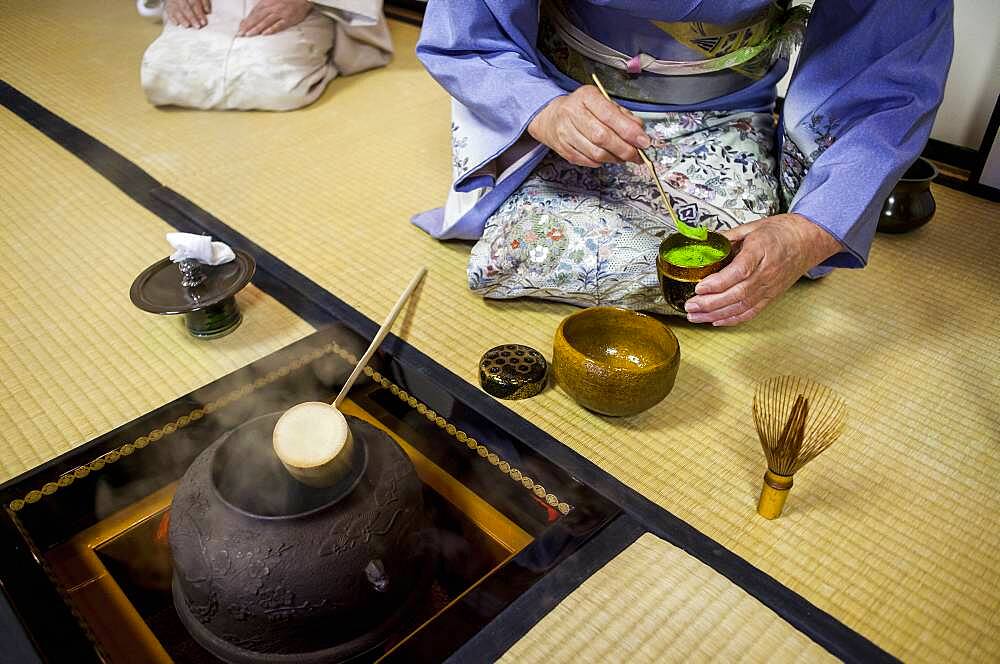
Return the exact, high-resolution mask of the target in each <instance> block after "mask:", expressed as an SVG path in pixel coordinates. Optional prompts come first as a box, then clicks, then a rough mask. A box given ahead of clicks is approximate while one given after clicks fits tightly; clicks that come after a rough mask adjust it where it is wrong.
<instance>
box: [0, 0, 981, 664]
mask: <svg viewBox="0 0 1000 664" xmlns="http://www.w3.org/2000/svg"><path fill="white" fill-rule="evenodd" d="M3 11H4V13H5V16H4V20H3V21H0V56H2V62H3V71H4V76H5V77H6V78H7V80H8V81H10V82H11V83H12V84H14V85H15V86H17V87H19V88H20V89H22V90H23V91H24V92H26V93H27V94H29V95H30V96H32V97H33V98H35V99H36V100H38V101H39V102H41V103H42V104H44V105H46V106H48V107H49V108H51V109H52V110H54V111H55V112H57V113H59V114H61V115H63V116H64V117H66V118H67V119H68V120H70V121H71V122H73V123H75V124H77V125H79V126H81V127H82V128H84V129H85V130H86V131H89V132H91V133H93V134H94V135H96V136H97V137H98V138H100V139H101V140H103V141H105V142H107V143H108V144H110V145H111V146H112V147H114V148H115V149H117V150H119V151H121V152H122V153H124V154H125V155H126V156H127V157H129V158H130V159H132V160H134V161H136V162H137V163H139V164H140V165H142V166H143V167H144V168H146V169H148V170H149V171H150V172H151V173H152V174H153V175H154V176H155V177H157V178H159V179H161V180H162V181H163V182H164V183H165V184H167V185H169V186H171V187H174V188H176V189H178V190H179V191H181V192H182V193H183V194H185V195H186V196H188V197H190V198H191V199H192V200H194V201H195V202H196V203H197V204H199V205H201V206H203V207H204V208H206V209H207V210H209V211H210V212H212V213H213V214H215V215H216V216H218V217H219V218H221V219H222V220H223V221H225V222H226V223H228V224H230V225H232V226H233V227H235V228H237V229H238V230H240V231H242V232H243V233H245V234H246V235H248V236H249V237H250V238H251V239H253V240H254V241H256V242H259V243H261V244H262V245H264V246H265V247H266V248H267V249H268V250H270V251H271V252H273V253H275V254H276V255H277V256H278V257H279V258H281V259H283V260H285V261H287V262H288V263H289V264H291V265H292V266H293V267H295V268H296V269H298V270H300V271H302V272H304V273H305V274H306V275H308V276H309V277H310V278H312V279H314V280H315V281H317V282H318V283H320V284H321V285H322V286H324V287H326V288H328V289H330V290H331V291H332V292H334V293H335V294H336V295H338V296H339V297H341V298H343V299H344V300H346V301H347V302H348V303H350V304H351V305H353V306H355V307H357V308H358V309H359V310H361V311H362V312H364V313H365V314H367V315H368V316H370V317H371V318H373V319H381V317H382V316H383V315H384V312H385V311H386V310H387V309H388V308H389V307H390V306H391V304H392V302H393V300H394V299H395V297H396V295H397V294H398V292H399V290H400V288H402V286H403V285H404V284H405V283H406V282H407V280H408V279H409V278H410V276H411V275H412V274H413V272H414V271H415V270H416V269H417V268H418V267H419V266H421V265H428V266H429V267H430V275H429V277H428V279H427V282H426V283H425V286H424V288H423V291H422V293H421V298H420V301H419V305H418V307H417V313H416V315H415V317H414V319H413V321H412V325H411V327H410V329H409V330H408V333H407V338H408V340H409V341H410V342H411V343H413V344H414V345H415V346H417V347H418V348H420V349H421V350H423V351H425V352H426V353H428V354H429V355H430V356H431V357H433V358H434V359H435V360H437V361H438V362H440V363H441V364H443V365H444V366H446V367H447V368H449V369H451V370H452V371H454V372H455V373H457V374H459V375H460V376H462V377H464V378H466V379H468V380H469V381H471V382H474V381H476V365H477V362H478V359H479V357H480V355H481V353H482V352H483V351H484V350H486V349H487V348H490V347H491V346H494V345H496V344H499V343H509V342H519V343H526V344H529V345H533V346H535V347H536V348H539V349H540V350H542V351H543V352H546V353H549V352H550V351H549V349H550V348H551V338H552V333H553V331H554V330H555V327H556V325H557V323H558V322H559V320H560V319H561V318H562V317H563V316H564V315H566V314H568V313H570V312H571V311H572V310H571V309H570V308H569V307H565V306H559V305H552V304H547V303H540V302H529V301H520V302H484V301H483V300H481V299H479V298H478V297H476V296H474V295H472V294H471V293H469V292H468V291H467V290H466V287H465V261H466V258H467V255H468V245H465V244H460V243H445V244H442V243H438V242H435V241H433V240H431V239H430V238H428V237H426V236H425V235H423V234H422V233H421V232H420V231H419V230H417V229H415V228H413V227H411V226H410V225H409V224H408V218H409V216H410V215H411V214H412V213H414V212H416V211H419V210H423V209H427V208H430V207H433V206H436V205H439V204H440V203H441V202H442V201H443V199H444V195H445V192H446V189H447V186H448V178H449V173H450V163H449V154H448V144H449V132H448V126H449V119H448V101H447V98H446V96H445V95H444V93H443V92H442V91H441V90H440V89H439V88H438V87H437V86H436V85H435V84H434V83H433V81H431V80H430V78H429V77H428V76H427V75H426V74H425V73H424V72H423V71H422V70H421V68H420V65H419V64H418V63H417V61H416V59H415V58H414V56H413V55H412V52H413V46H414V42H415V39H416V34H417V30H416V28H413V27H409V26H402V25H396V26H394V35H395V37H396V41H397V57H396V61H395V62H394V63H393V64H392V65H391V66H390V67H389V68H387V69H384V70H380V71H377V72H371V73H369V74H365V75H362V76H357V77H352V78H346V79H341V80H337V81H334V83H333V84H332V85H331V88H330V90H328V91H327V93H326V94H325V95H324V96H323V98H322V99H321V100H320V101H319V102H318V103H317V104H316V105H314V106H313V107H311V108H309V109H306V110H304V111H300V112H295V113H291V114H268V113H244V114H232V113H229V114H224V113H195V112H190V111H179V110H170V111H165V110H156V109H152V108H150V107H148V106H147V105H146V103H145V101H144V99H143V97H142V93H141V91H140V90H139V88H138V84H137V69H138V62H139V58H140V56H141V52H142V49H143V48H144V46H145V43H146V42H147V41H148V40H149V39H151V38H152V37H153V36H154V35H155V32H156V30H155V29H153V28H151V27H149V26H145V25H143V24H142V23H141V22H139V20H138V19H137V18H135V17H134V16H133V13H134V10H132V9H131V8H130V6H129V4H128V3H98V2H96V0H80V1H79V2H76V3H57V2H54V0H44V1H42V2H37V3H18V4H13V5H12V4H11V3H8V4H6V5H4V10H3ZM70 24H72V25H70ZM109 26H111V27H109ZM115 26H117V28H115ZM111 34H113V35H114V38H111V36H110V35H111ZM54 44H59V45H60V47H59V48H54V46H53V45H54ZM934 192H935V196H936V197H937V201H938V206H939V207H938V213H937V216H936V218H935V219H934V221H933V222H932V223H931V224H930V225H928V226H927V227H926V228H924V229H923V230H921V231H919V232H917V233H914V234H912V235H907V236H900V237H879V238H878V240H877V241H876V244H875V247H874V249H873V251H872V256H871V265H870V266H869V267H868V268H867V269H865V270H863V271H841V272H838V273H836V274H834V275H832V276H831V277H829V278H827V279H825V280H823V281H820V282H818V283H808V284H802V285H799V286H796V287H795V288H794V289H793V290H792V291H790V292H789V293H788V294H787V295H786V296H784V297H783V298H782V299H781V301H780V302H778V303H776V304H774V305H772V306H771V307H770V308H769V309H768V310H767V311H766V312H765V313H764V314H763V315H762V316H760V317H759V318H758V319H757V320H755V321H752V322H751V323H749V324H746V325H744V326H742V327H739V328H735V329H731V330H719V329H706V328H702V327H697V326H690V325H686V324H681V323H679V324H678V325H676V326H675V332H676V333H677V335H678V338H679V339H680V343H681V347H682V355H683V360H682V363H681V369H680V373H679V375H678V379H677V384H676V387H675V388H674V391H673V393H672V394H671V395H670V396H669V397H668V398H667V400H666V401H664V402H663V403H662V404H660V405H659V406H657V407H655V408H653V409H651V410H650V411H648V412H646V413H644V414H642V415H639V416H636V417H633V418H629V419H621V420H615V419H608V418H602V417H598V416H595V415H592V414H590V413H587V412H585V411H583V410H582V409H580V408H579V407H578V406H576V405H575V404H574V403H573V402H572V401H571V400H570V399H569V398H568V397H567V396H566V395H565V394H564V393H563V392H562V391H560V390H559V389H558V388H556V389H551V390H549V391H547V392H546V393H544V394H543V395H541V396H539V397H536V398H534V399H531V400H528V401H524V402H516V403H513V404H511V408H512V409H513V410H515V411H516V412H518V413H520V414H521V415H523V416H525V417H526V418H528V419H529V420H531V421H532V422H534V423H536V424H537V425H538V426H540V427H542V428H543V429H545V430H546V431H548V432H549V433H551V434H552V435H554V436H555V437H557V438H558V439H560V440H561V441H563V442H564V443H565V444H567V445H569V446H570V447H572V448H573V449H575V450H577V451H579V452H580V453H581V454H583V455H584V456H586V457H587V458H589V459H590V460H592V461H593V462H595V463H596V464H598V465H599V466H601V467H602V468H604V469H605V470H607V471H608V472H610V473H612V474H614V475H615V476H616V477H618V478H619V479H621V480H622V481H624V482H626V483H627V484H629V485H630V486H632V487H634V488H635V489H637V490H638V491H640V492H642V493H643V494H645V495H646V496H648V497H650V498H651V499H652V500H654V501H656V502H657V503H659V504H661V505H663V506H664V507H666V508H667V509H669V510H670V511H672V512H673V513H674V514H677V515H678V516H680V517H681V518H683V519H685V520H686V521H688V522H690V523H691V524H693V525H694V526H695V527H697V528H699V529H700V530H702V531H703V532H705V533H706V534H708V535H709V536H711V537H713V538H715V539H716V540H718V541H719V542H721V543H722V544H723V545H725V546H727V547H729V548H730V549H732V550H733V551H735V552H736V553H738V554H739V555H741V556H743V557H744V558H746V559H747V560H749V561H750V562H751V563H753V564H754V565H756V566H758V567H760V568H761V569H763V570H764V571H765V572H767V573H768V574H770V575H772V576H773V577H775V578H776V579H777V580H779V581H780V582H782V583H784V584H786V585H788V586H789V587H791V588H792V589H794V590H795V591H797V592H799V593H801V594H802V595H804V596H805V597H806V598H807V599H808V600H810V601H811V602H813V603H815V604H816V605H818V606H819V607H820V608H822V609H824V610H826V611H828V612H830V613H832V614H833V615H834V616H836V617H837V618H839V619H840V620H842V621H844V622H845V623H846V624H847V625H849V626H850V627H852V628H854V629H856V630H858V631H859V632H861V633H862V634H864V635H865V636H867V637H869V638H871V639H872V640H873V641H875V642H876V643H877V644H879V645H880V646H882V647H883V648H886V649H887V650H889V651H890V652H891V653H893V654H895V655H897V656H900V657H903V658H905V659H908V660H914V661H928V662H931V661H940V660H942V659H963V660H978V661H988V660H996V659H997V658H998V657H1000V483H998V482H997V478H998V477H1000V409H998V407H997V404H998V403H1000V337H998V335H997V322H996V321H997V319H998V317H1000V305H998V298H997V295H996V294H997V292H998V290H1000V269H998V267H997V259H996V253H995V247H996V246H997V245H998V244H1000V220H998V216H1000V215H998V212H1000V206H998V205H995V204H990V203H987V202H984V201H982V200H980V199H975V198H972V197H969V196H966V195H963V194H960V193H957V192H955V191H953V190H949V189H945V188H941V187H937V188H935V190H934ZM775 373H795V374H800V375H802V376H805V377H808V378H813V379H818V380H820V381H822V382H825V383H827V384H829V385H830V386H831V387H833V388H834V389H835V390H836V391H837V392H839V393H840V394H842V395H843V396H845V397H846V399H847V401H848V405H849V408H850V415H849V427H848V432H847V434H846V435H845V436H844V438H843V440H841V441H840V442H838V443H837V444H835V445H834V447H833V448H831V449H830V450H829V451H828V452H826V453H825V454H824V455H822V456H821V457H819V458H818V459H817V460H816V461H814V462H813V463H812V464H811V465H810V466H809V467H807V468H806V469H805V470H803V471H802V472H801V473H800V474H799V475H798V476H797V477H796V485H795V488H794V489H793V490H792V492H791V496H790V498H789V502H788V506H787V508H786V513H785V515H784V516H782V517H781V518H780V519H779V520H777V521H775V522H767V521H765V520H763V519H761V518H760V517H758V516H757V515H756V513H755V510H754V507H755V501H756V497H757V493H758V491H759V488H760V482H761V478H762V475H763V472H764V462H763V454H762V452H761V450H760V446H759V443H758V442H757V438H756V434H755V432H754V429H753V424H752V420H751V416H750V403H751V398H752V394H753V386H754V383H755V382H756V381H758V380H760V379H763V378H766V377H768V376H771V375H773V374H775ZM659 573H660V572H659V571H650V578H651V579H652V578H654V577H655V576H657V575H658V574H659ZM712 645H714V646H715V647H717V648H725V647H726V643H725V641H724V640H720V641H719V642H718V643H713V644H709V646H706V647H711V646H712ZM635 647H636V648H639V647H640V644H635Z"/></svg>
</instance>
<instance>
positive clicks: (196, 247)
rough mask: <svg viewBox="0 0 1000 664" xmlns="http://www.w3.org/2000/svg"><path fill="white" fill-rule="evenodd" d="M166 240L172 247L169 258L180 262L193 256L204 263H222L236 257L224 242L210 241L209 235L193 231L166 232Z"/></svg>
mask: <svg viewBox="0 0 1000 664" xmlns="http://www.w3.org/2000/svg"><path fill="white" fill-rule="evenodd" d="M167 242H169V243H170V246H172V247H173V248H174V253H172V254H170V260H172V261H173V262H175V263H180V262H181V261H183V260H187V259H189V258H193V259H194V260H196V261H198V262H199V263H204V264H206V265H222V264H223V263H228V262H229V261H231V260H233V259H234V258H236V254H234V253H233V250H232V249H230V248H229V245H228V244H225V243H224V242H212V238H211V236H209V235H195V234H194V233H167Z"/></svg>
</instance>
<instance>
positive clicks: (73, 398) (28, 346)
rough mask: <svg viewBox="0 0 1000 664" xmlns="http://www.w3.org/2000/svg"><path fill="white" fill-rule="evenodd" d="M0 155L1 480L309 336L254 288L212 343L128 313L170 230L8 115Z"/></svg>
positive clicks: (174, 322) (168, 322) (0, 126)
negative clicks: (231, 326)
mask: <svg viewBox="0 0 1000 664" xmlns="http://www.w3.org/2000/svg"><path fill="white" fill-rule="evenodd" d="M0 145H3V150H0V181H2V182H3V195H2V198H3V203H2V205H0V293H2V294H0V375H2V376H3V380H2V385H0V452H2V456H0V481H5V480H8V479H10V478H11V477H14V476H15V475H18V474H20V473H21V472H23V471H25V470H29V469H31V468H33V467H35V466H37V465H38V464H40V463H43V462H45V461H48V460H49V459H51V458H53V457H55V456H57V455H59V454H62V453H63V452H66V451H68V450H70V449H72V448H73V447H75V446H76V445H78V444H80V443H83V442H85V441H87V440H89V439H91V438H93V437H95V436H97V435H100V434H102V433H105V432H107V431H110V430H111V429H113V428H115V427H117V426H119V425H121V424H124V423H126V422H128V421H130V420H132V419H135V418H136V417H138V416H139V415H142V414H144V413H146V412H149V411H150V410H152V409H154V408H156V407H157V406H160V405H162V404H164V403H167V402H169V401H171V400H173V399H175V398H177V397H178V396H181V395H183V394H186V393H187V392H190V391H191V390H193V389H195V388H197V387H200V386H201V385H204V384H205V383H208V382H211V381H212V380H215V379H216V378H218V377H220V376H223V375H225V374H227V373H229V372H231V371H233V370H235V369H238V368H239V367H241V366H244V365H246V364H248V363H250V362H252V361H253V360H256V359H257V358H259V357H263V356H265V355H267V354H269V353H271V352H273V351H275V350H277V349H279V348H281V347H283V346H286V345H287V344H289V343H291V342H293V341H295V340H296V339H299V338H301V337H303V336H305V335H306V334H309V333H310V332H312V327H311V326H310V325H308V324H307V323H305V322H304V321H302V320H300V319H299V318H297V317H296V316H295V315H294V314H293V313H291V312H290V311H289V310H288V309H286V308H285V307H284V306H282V305H281V304H279V303H278V302H276V301H275V300H273V299H271V298H270V297H268V296H266V295H264V294H263V293H261V292H260V291H258V290H257V289H256V288H254V287H253V286H249V287H248V288H246V289H245V290H244V291H243V292H242V293H241V294H240V295H239V296H238V299H239V302H240V307H241V309H242V311H243V313H244V321H243V324H242V325H241V326H240V327H239V328H238V329H237V330H236V331H235V332H233V333H232V334H230V335H229V336H227V337H223V338H221V339H216V340H212V341H199V340H195V339H193V338H191V337H190V336H189V335H188V334H187V332H186V330H185V329H184V323H183V320H182V319H181V318H180V317H165V316H156V315H153V314H147V313H145V312H142V311H140V310H138V309H136V308H135V307H134V306H132V303H131V302H130V301H129V294H128V292H129V287H130V286H131V284H132V280H133V279H134V278H135V277H136V275H138V274H139V273H140V272H142V270H143V269H145V268H146V267H147V266H148V265H149V264H151V263H152V262H153V261H155V260H158V259H160V258H162V257H163V256H165V255H166V254H167V253H169V249H170V245H168V244H167V243H166V240H164V237H163V236H164V234H165V233H167V232H169V231H170V230H171V228H170V227H169V226H167V224H165V223H164V222H162V221H161V220H159V219H157V218H156V217H155V216H153V215H152V214H151V213H149V212H147V211H146V210H144V209H142V208H141V207H139V206H138V205H137V204H135V203H134V202H132V200H130V199H129V198H127V197H126V196H125V195H124V194H122V193H121V192H120V191H118V190H117V189H116V188H115V187H114V186H113V185H111V184H110V183H109V182H107V180H105V179H104V178H102V177H101V176H100V175H98V174H97V173H95V172H94V171H93V170H91V169H90V168H89V167H88V166H86V165H85V164H83V163H82V162H80V161H79V160H77V159H76V158H75V157H73V156H72V155H70V154H69V153H68V152H66V151H65V150H63V149H62V148H61V147H59V146H58V145H56V144H55V143H53V142H52V141H50V140H49V139H48V138H46V137H45V136H43V135H42V134H40V133H39V132H38V131H36V130H35V129H33V128H32V127H31V126H29V125H28V124H26V123H24V122H23V121H22V120H21V119H20V118H18V117H16V116H15V115H13V114H12V113H10V112H9V111H7V110H6V109H0ZM123 442H124V441H123ZM0 659H2V658H0Z"/></svg>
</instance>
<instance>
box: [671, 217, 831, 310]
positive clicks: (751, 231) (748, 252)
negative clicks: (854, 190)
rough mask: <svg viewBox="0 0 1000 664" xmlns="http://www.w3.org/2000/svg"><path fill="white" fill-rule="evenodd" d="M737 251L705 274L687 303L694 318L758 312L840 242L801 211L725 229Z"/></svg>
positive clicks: (824, 258) (820, 260)
mask: <svg viewBox="0 0 1000 664" xmlns="http://www.w3.org/2000/svg"><path fill="white" fill-rule="evenodd" d="M723 234H724V235H725V236H726V237H728V238H729V240H730V242H732V243H733V245H734V246H735V245H736V244H737V243H739V247H738V251H739V253H737V255H736V257H735V258H734V259H733V262H732V263H730V264H729V265H727V266H726V267H725V268H724V269H722V270H720V271H719V272H716V273H715V274H712V275H709V276H707V277H705V278H704V279H703V280H702V281H701V282H700V283H699V284H698V286H697V288H696V289H695V293H696V295H695V297H692V298H691V299H690V300H688V301H687V304H686V305H685V307H686V309H687V311H688V320H689V321H691V322H692V323H712V324H713V325H716V326H724V325H736V324H737V323H742V322H744V321H748V320H750V319H751V318H753V317H754V316H756V315H757V314H759V313H760V312H761V311H762V310H763V309H764V307H766V306H767V305H768V304H770V303H771V302H773V301H774V300H775V299H776V298H777V297H778V296H779V295H781V294H782V293H784V292H785V291H786V290H788V288H789V287H790V286H791V285H792V284H794V283H795V282H796V281H797V280H798V279H799V277H801V276H802V275H803V274H805V273H806V272H807V271H808V270H810V269H812V268H813V267H815V266H816V265H818V264H820V263H822V262H823V261H824V260H826V259H827V258H829V257H830V256H832V255H834V254H835V253H838V252H839V251H841V250H842V247H841V245H840V242H838V241H837V240H836V239H835V238H834V237H833V236H832V235H830V234H829V233H827V232H826V231H825V230H823V229H822V228H820V227H819V226H817V225H816V224H814V223H812V222H811V221H809V220H808V219H806V218H805V217H803V216H802V215H800V214H779V215H776V216H773V217H767V218H766V219H759V220H757V221H753V222H750V223H749V224H744V225H742V226H737V227H736V228H734V229H732V230H729V231H725V232H724V233H723Z"/></svg>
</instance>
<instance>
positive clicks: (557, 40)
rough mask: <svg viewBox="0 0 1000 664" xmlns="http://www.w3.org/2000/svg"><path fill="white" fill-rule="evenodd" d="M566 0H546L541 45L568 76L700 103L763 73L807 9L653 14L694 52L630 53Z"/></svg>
mask: <svg viewBox="0 0 1000 664" xmlns="http://www.w3.org/2000/svg"><path fill="white" fill-rule="evenodd" d="M571 16H572V12H570V11H568V8H567V5H566V3H565V0H543V2H542V3H541V16H540V22H539V33H538V46H539V49H540V50H541V52H542V54H543V55H544V56H545V57H546V58H548V59H549V61H550V62H551V63H552V64H553V65H554V66H555V68H556V69H558V70H559V71H560V72H562V73H563V74H565V75H566V76H568V77H570V78H572V79H573V80H575V81H577V82H579V83H581V84H587V83H589V82H590V81H591V75H592V74H597V76H598V77H599V78H600V79H601V82H602V83H603V84H604V86H605V88H607V90H608V92H609V93H610V94H612V95H614V96H616V97H619V98H622V99H629V100H632V101H639V102H647V103H654V104H694V103H698V102H701V101H705V100H708V99H713V98H716V97H720V96H723V95H726V94H730V93H732V92H736V91H737V90H740V89H742V88H744V87H746V86H747V85H749V84H751V83H753V82H754V81H756V80H759V79H760V78H761V77H763V76H764V75H765V74H766V73H767V72H768V71H769V70H770V69H771V67H772V65H773V64H774V63H775V62H776V61H777V60H778V59H779V58H780V57H781V55H782V54H783V52H784V51H785V49H786V47H787V46H789V45H790V43H791V42H793V41H794V40H795V39H796V38H797V36H798V35H800V34H801V30H802V28H803V27H804V25H805V21H806V18H807V17H808V10H807V9H805V8H803V7H796V8H794V9H790V10H789V9H784V8H782V7H779V6H778V5H777V4H776V3H772V4H771V5H769V6H768V7H765V8H764V9H763V10H761V11H760V12H758V13H757V14H756V15H754V16H751V17H750V18H748V19H746V20H744V21H741V22H739V23H733V24H726V25H720V24H712V23H704V22H679V23H668V22H664V21H650V23H652V24H653V25H654V26H655V27H656V28H658V29H659V30H660V31H662V32H663V33H664V38H665V39H671V40H673V41H675V42H677V43H678V44H681V45H682V46H684V47H686V48H687V49H689V50H690V51H691V53H692V58H691V59H689V60H660V59H657V58H655V57H653V56H651V55H649V54H647V53H636V54H633V55H629V54H626V53H621V52H620V51H617V50H616V49H614V48H612V47H610V46H608V45H606V44H603V43H602V42H600V41H598V40H597V39H595V38H594V37H592V36H591V35H589V34H587V32H586V31H585V30H584V29H583V28H582V27H580V26H579V25H577V23H576V22H574V20H573V19H572V18H571Z"/></svg>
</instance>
